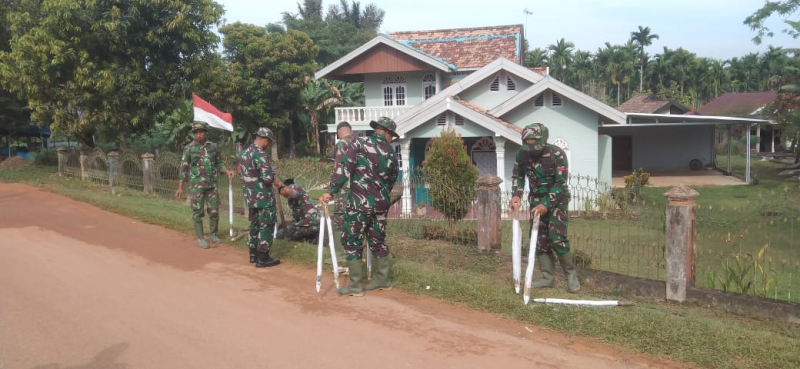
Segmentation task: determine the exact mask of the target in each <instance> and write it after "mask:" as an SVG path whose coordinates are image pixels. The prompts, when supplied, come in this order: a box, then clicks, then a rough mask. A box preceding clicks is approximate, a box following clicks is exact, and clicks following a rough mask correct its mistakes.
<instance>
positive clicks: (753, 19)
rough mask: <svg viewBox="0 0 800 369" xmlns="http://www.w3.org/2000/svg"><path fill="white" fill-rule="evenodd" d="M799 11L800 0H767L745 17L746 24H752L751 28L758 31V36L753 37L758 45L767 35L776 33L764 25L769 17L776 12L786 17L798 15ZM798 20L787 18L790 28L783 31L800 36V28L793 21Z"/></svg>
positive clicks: (795, 36)
mask: <svg viewBox="0 0 800 369" xmlns="http://www.w3.org/2000/svg"><path fill="white" fill-rule="evenodd" d="M798 11H800V0H781V1H766V2H765V3H764V6H762V7H761V8H760V9H758V10H756V12H755V13H753V14H751V15H750V16H748V17H747V18H745V20H744V24H745V25H747V26H750V29H751V30H753V31H756V36H755V37H753V42H754V43H755V44H756V45H759V44H761V41H763V39H764V37H765V36H766V37H772V36H774V35H775V33H774V32H773V31H772V30H771V29H769V27H767V26H765V25H764V22H765V21H766V20H767V19H768V18H769V17H771V16H773V15H776V14H777V15H781V16H786V17H788V16H794V17H798ZM796 22H797V21H796V20H786V23H787V24H788V25H789V28H786V29H784V30H783V32H784V33H786V34H789V35H791V36H792V37H794V38H797V37H798V36H800V30H798V28H797V27H795V26H793V25H792V23H796Z"/></svg>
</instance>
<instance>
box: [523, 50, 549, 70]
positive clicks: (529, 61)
mask: <svg viewBox="0 0 800 369" xmlns="http://www.w3.org/2000/svg"><path fill="white" fill-rule="evenodd" d="M545 65H547V50H545V49H542V48H539V47H537V48H535V49H533V50H529V51H528V52H526V53H525V66H526V67H543V66H545Z"/></svg>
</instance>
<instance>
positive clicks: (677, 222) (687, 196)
mask: <svg viewBox="0 0 800 369" xmlns="http://www.w3.org/2000/svg"><path fill="white" fill-rule="evenodd" d="M698 195H699V194H698V193H697V191H695V190H693V189H691V188H689V187H686V186H684V185H680V186H678V187H673V188H671V189H670V190H669V191H667V192H666V193H665V194H664V196H666V197H667V199H668V200H669V202H668V203H667V209H666V238H667V245H666V259H667V280H666V282H667V283H666V284H667V291H666V296H667V300H670V301H677V302H683V301H685V300H686V287H687V286H691V285H693V284H694V266H695V265H694V254H695V244H694V241H695V240H694V235H695V227H696V217H697V205H696V204H695V198H697V196H698Z"/></svg>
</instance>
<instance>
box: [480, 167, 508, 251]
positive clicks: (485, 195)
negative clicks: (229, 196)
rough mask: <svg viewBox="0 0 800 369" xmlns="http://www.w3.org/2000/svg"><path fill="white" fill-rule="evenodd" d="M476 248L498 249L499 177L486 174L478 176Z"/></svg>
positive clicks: (500, 180) (500, 205) (499, 226)
mask: <svg viewBox="0 0 800 369" xmlns="http://www.w3.org/2000/svg"><path fill="white" fill-rule="evenodd" d="M477 183H478V211H477V214H476V216H477V218H478V250H497V251H499V250H500V229H501V223H500V212H501V211H502V204H501V203H500V184H501V183H503V180H502V179H501V178H500V177H497V176H494V175H491V174H487V175H484V176H482V177H480V178H478V182H477Z"/></svg>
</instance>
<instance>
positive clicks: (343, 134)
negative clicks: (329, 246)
mask: <svg viewBox="0 0 800 369" xmlns="http://www.w3.org/2000/svg"><path fill="white" fill-rule="evenodd" d="M336 136H337V137H338V138H339V141H337V142H336V148H335V149H334V153H333V163H334V169H333V173H336V171H337V170H338V168H339V167H340V166H341V164H340V163H341V162H342V158H343V157H344V156H345V153H346V152H347V147H348V146H350V145H351V144H352V143H353V141H355V137H353V129H352V127H350V123H347V122H341V123H339V124H338V125H337V126H336ZM349 193H350V188H349V187H348V186H342V189H341V190H339V193H338V194H334V195H337V196H336V206H335V208H334V211H333V225H334V227H336V231H337V232H339V233H340V234H344V229H343V228H342V225H343V224H344V212H345V208H346V207H347V205H346V203H347V196H348V194H349ZM343 244H344V240H342V239H339V242H336V258H337V260H345V253H344V248H343V247H342V246H343Z"/></svg>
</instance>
